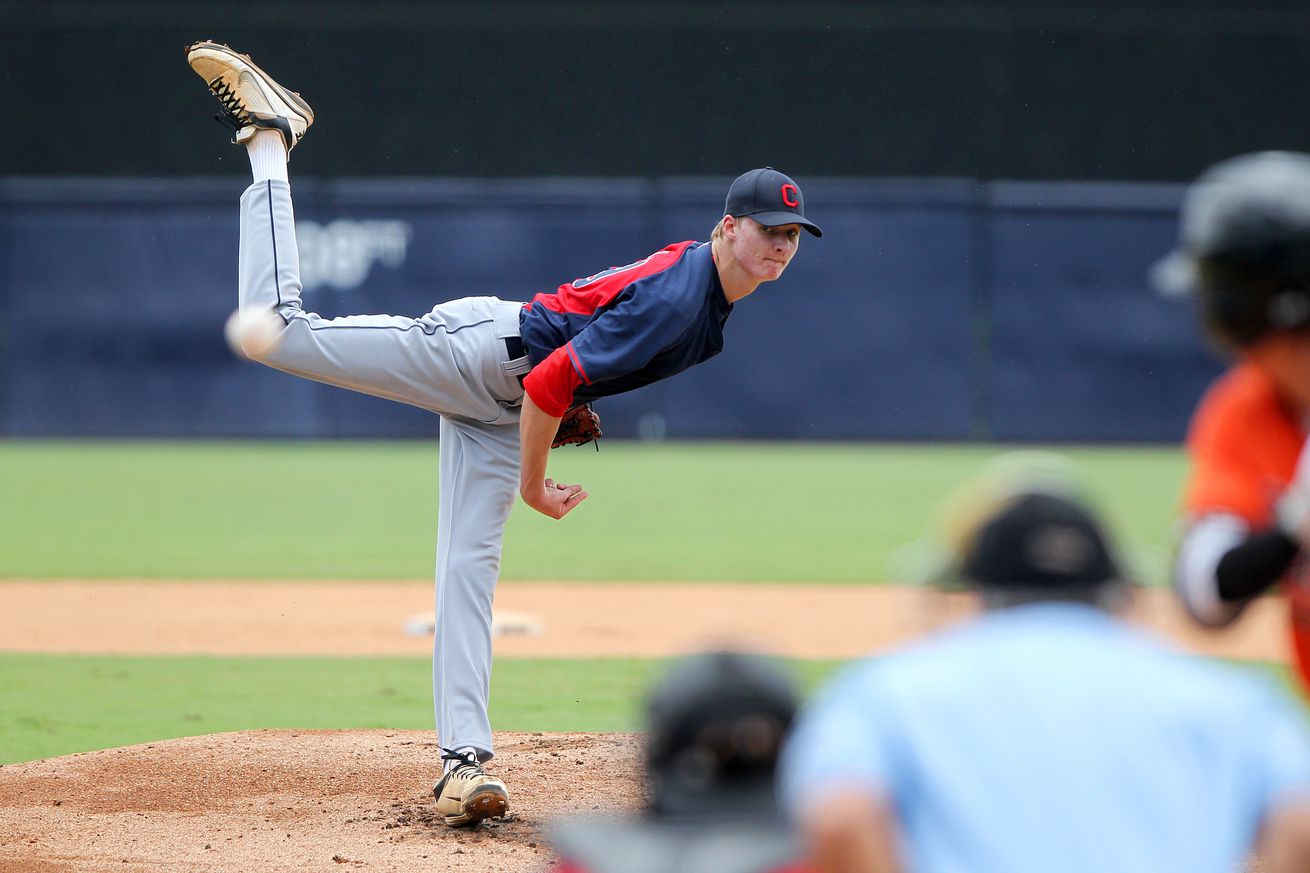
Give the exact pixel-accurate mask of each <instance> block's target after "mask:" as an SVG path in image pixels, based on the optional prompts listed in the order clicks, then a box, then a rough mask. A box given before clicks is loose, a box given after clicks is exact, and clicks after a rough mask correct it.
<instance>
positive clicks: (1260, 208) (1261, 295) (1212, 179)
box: [1152, 152, 1310, 348]
mask: <svg viewBox="0 0 1310 873" xmlns="http://www.w3.org/2000/svg"><path fill="white" fill-rule="evenodd" d="M1181 225H1182V226H1181V231H1180V241H1179V247H1178V250H1177V251H1175V252H1174V253H1173V254H1171V255H1169V256H1168V257H1167V258H1165V259H1164V260H1163V261H1161V262H1160V263H1159V264H1157V265H1156V267H1155V268H1154V269H1153V271H1152V278H1153V280H1154V282H1155V284H1156V286H1157V287H1159V288H1160V289H1161V290H1162V291H1164V292H1165V293H1172V294H1191V295H1194V296H1195V297H1196V298H1197V301H1198V302H1199V304H1200V309H1201V316H1202V318H1203V320H1204V322H1205V324H1206V327H1207V328H1208V329H1209V330H1210V332H1211V333H1212V334H1213V335H1214V336H1215V337H1216V338H1217V339H1218V340H1219V341H1220V342H1221V343H1223V344H1224V345H1227V346H1230V347H1235V348H1241V347H1243V346H1248V345H1251V344H1252V343H1254V342H1256V341H1258V340H1259V339H1261V338H1262V337H1264V336H1265V335H1267V334H1268V333H1270V332H1271V331H1278V330H1283V331H1288V330H1300V329H1302V328H1306V327H1310V155H1306V154H1301V153H1297V152H1258V153H1255V154H1249V155H1242V156H1239V157H1236V158H1231V159H1229V160H1226V161H1222V162H1220V163H1218V164H1215V165H1214V166H1213V167H1211V168H1210V169H1208V170H1206V171H1205V172H1204V173H1203V174H1201V176H1200V178H1198V179H1197V180H1196V182H1195V183H1193V185H1192V186H1191V187H1190V188H1189V189H1188V191H1187V194H1186V195H1185V197H1184V199H1183V208H1182V216H1181Z"/></svg>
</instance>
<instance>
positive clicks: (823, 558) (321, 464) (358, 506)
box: [0, 441, 1184, 762]
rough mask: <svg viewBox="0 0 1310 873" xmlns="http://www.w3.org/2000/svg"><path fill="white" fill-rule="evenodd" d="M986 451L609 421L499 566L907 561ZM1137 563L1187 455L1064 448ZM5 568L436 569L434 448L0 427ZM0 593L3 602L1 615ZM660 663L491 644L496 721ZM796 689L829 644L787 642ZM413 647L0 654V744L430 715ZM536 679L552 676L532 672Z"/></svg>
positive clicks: (7, 747)
mask: <svg viewBox="0 0 1310 873" xmlns="http://www.w3.org/2000/svg"><path fill="white" fill-rule="evenodd" d="M997 451H999V449H998V448H997V447H994V446H954V445H950V446H909V445H881V444H879V445H872V444H871V445H854V444H802V443H785V444H770V443H745V444H743V443H715V444H661V445H649V444H639V443H621V442H613V441H607V442H606V443H604V445H603V446H602V449H601V451H600V452H599V453H596V452H593V451H591V450H590V449H581V450H561V451H558V452H555V453H553V455H552V458H551V472H552V474H553V475H555V476H556V477H557V478H559V479H563V480H565V481H581V482H582V483H583V484H585V485H586V486H587V488H588V490H589V491H590V492H591V494H592V497H591V499H590V500H588V501H587V502H586V503H584V504H583V505H582V506H581V507H580V508H579V509H578V510H576V511H575V512H574V513H573V514H571V515H570V516H569V517H568V518H567V519H565V520H564V521H562V522H554V521H551V520H549V519H546V518H543V517H541V516H538V515H535V514H534V513H532V512H531V511H529V510H526V509H525V508H524V507H522V506H521V505H520V506H518V507H517V508H516V509H515V511H514V515H513V516H512V518H511V520H510V525H509V530H508V532H507V540H506V541H507V549H506V555H505V562H504V567H503V576H504V577H505V578H510V579H584V580H585V579H596V580H603V579H631V580H642V579H662V580H687V581H697V580H704V581H718V580H728V581H780V582H786V581H790V582H802V583H804V582H826V581H835V582H870V581H887V580H898V579H904V578H906V576H907V569H906V568H907V567H908V566H910V562H909V561H908V559H907V558H906V557H905V555H906V554H907V553H906V552H905V547H906V544H908V543H911V542H912V541H914V540H915V539H916V538H918V537H919V536H920V535H921V534H922V533H923V531H924V529H925V527H926V526H927V524H928V523H929V520H930V519H931V518H932V516H933V513H934V510H935V508H936V507H937V505H938V503H939V502H940V500H941V498H942V497H943V496H944V495H945V494H947V493H948V492H949V491H950V490H951V489H952V488H954V487H955V486H956V485H957V484H958V483H959V482H960V480H961V479H963V478H964V477H966V476H968V475H969V474H971V473H972V472H974V471H975V470H976V469H977V468H978V466H979V465H980V464H981V463H983V461H985V460H986V459H987V458H989V457H991V456H992V455H994V454H995V453H996V452H997ZM1060 451H1061V452H1062V453H1064V454H1066V455H1068V456H1070V457H1071V458H1072V459H1073V460H1074V461H1075V462H1076V463H1077V464H1078V465H1079V467H1080V468H1081V471H1082V473H1083V476H1084V478H1085V479H1086V480H1087V482H1088V483H1089V484H1090V486H1091V490H1092V491H1093V493H1094V494H1095V495H1096V496H1097V497H1098V498H1099V500H1100V502H1101V503H1102V505H1103V506H1104V507H1105V508H1106V510H1107V513H1108V515H1109V517H1110V519H1111V522H1112V525H1113V527H1114V528H1115V529H1116V531H1117V532H1118V533H1119V538H1120V540H1121V542H1123V543H1125V544H1126V545H1127V547H1128V550H1129V551H1130V553H1132V554H1133V555H1134V556H1136V557H1137V558H1138V560H1137V562H1136V563H1137V565H1138V567H1139V569H1140V570H1141V572H1142V574H1143V575H1144V577H1145V578H1146V579H1147V581H1158V580H1160V579H1161V578H1163V576H1164V574H1165V566H1166V557H1165V556H1166V554H1167V550H1168V547H1169V544H1170V538H1171V536H1172V525H1173V518H1174V509H1173V507H1174V505H1175V501H1176V496H1175V495H1176V494H1177V492H1178V489H1179V484H1180V481H1181V478H1182V474H1183V469H1184V467H1183V459H1182V456H1181V454H1180V453H1179V452H1178V451H1177V450H1175V449H1171V448H1133V449H1129V448H1125V449H1104V448H1096V449H1093V448H1078V447H1073V448H1062V449H1060ZM0 495H2V496H3V500H0V578H14V577H37V578H49V577H61V576H73V577H83V578H123V577H130V578H135V577H145V578H248V579H260V578H301V579H319V578H363V579H367V578H380V579H426V578H429V577H430V576H431V573H432V563H433V551H434V537H435V531H436V514H437V450H436V446H435V445H434V444H430V443H421V442H388V443H382V442H370V443H321V442H319V443H299V442H278V443H252V442H238V443H196V442H186V443H170V442H159V443H142V442H94V441H86V442H21V441H10V442H2V441H0ZM3 614H4V613H3V603H0V620H2V619H3ZM658 668H659V662H657V661H644V660H625V659H612V660H587V661H567V660H550V661H526V660H524V661H517V660H500V661H497V663H496V668H495V676H494V679H493V687H494V690H493V704H492V719H493V722H494V723H495V725H496V727H497V729H503V730H549V731H556V730H587V731H594V730H631V729H635V728H636V727H637V726H638V725H639V722H640V718H639V707H638V701H639V699H640V696H641V692H642V690H643V689H644V688H646V687H647V685H648V683H649V681H650V679H651V677H652V676H653V675H654V674H655V672H656V671H657V670H658ZM797 668H798V669H799V670H800V671H801V672H802V674H803V675H804V676H805V678H806V679H807V680H808V683H809V684H810V685H811V686H812V685H813V684H814V683H815V682H816V681H817V680H818V678H819V677H820V676H822V675H824V674H825V673H826V672H827V671H829V670H830V669H831V668H832V664H831V663H830V662H804V663H798V664H797ZM429 670H430V667H429V665H428V663H427V661H426V659H387V658H366V659H326V658H318V659H290V658H203V657H174V658H130V657H111V658H94V657H77V656H44V655H41V656H38V655H23V654H0V762H13V761H21V760H30V759H32V758H38V757H47V756H51V755H60V754H67V753H71V752H76V751H87V750H91V749H97V748H108V747H114V746H119V745H124V744H130V743H138V742H148V741H152V740H160V739H167V738H171V737H177V736H185V735H194V734H204V733H212V732H218V731H227V730H241V729H248V728H256V727H296V728H352V727H387V728H416V729H425V730H426V729H431V727H432V714H431V692H430V690H429V688H430V674H429ZM547 689H549V690H547Z"/></svg>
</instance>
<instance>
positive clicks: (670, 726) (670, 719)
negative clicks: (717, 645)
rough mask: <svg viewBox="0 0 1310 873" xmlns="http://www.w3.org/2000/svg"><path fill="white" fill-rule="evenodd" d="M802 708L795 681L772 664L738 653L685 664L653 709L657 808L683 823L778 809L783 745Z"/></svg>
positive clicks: (649, 756)
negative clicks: (777, 773)
mask: <svg viewBox="0 0 1310 873" xmlns="http://www.w3.org/2000/svg"><path fill="white" fill-rule="evenodd" d="M799 705H800V693H799V690H798V688H797V687H796V685H795V683H794V682H793V681H792V677H791V676H790V675H789V674H788V673H787V672H785V671H784V670H783V669H782V667H781V666H779V665H778V664H777V663H776V662H775V661H774V660H773V659H771V658H768V657H766V656H763V655H757V654H750V653H745V652H735V651H714V652H706V653H704V654H700V655H693V656H690V657H687V658H684V659H683V660H681V661H680V662H679V663H677V664H676V665H675V666H673V667H672V668H671V669H670V670H669V672H668V673H667V675H666V676H665V677H664V678H663V680H661V681H660V682H659V684H658V685H657V686H656V687H655V688H654V690H653V691H652V692H651V694H650V697H649V699H648V701H647V710H646V714H647V734H646V770H647V776H648V778H649V781H650V790H651V808H652V811H653V812H654V813H655V814H657V815H668V816H677V815H679V814H695V813H700V812H703V811H705V810H707V809H708V810H718V809H719V808H720V807H721V806H722V804H723V799H724V797H725V796H729V795H730V796H733V797H734V798H735V800H734V803H738V802H740V803H741V804H743V811H746V810H745V806H749V805H751V802H752V801H758V802H759V804H760V805H763V806H765V807H768V806H770V805H771V804H772V802H773V793H772V791H771V790H770V789H769V786H771V785H772V782H773V775H774V770H775V768H776V766H777V761H778V755H779V752H780V750H781V748H782V741H783V738H784V736H785V735H786V733H787V731H788V729H789V728H790V727H791V724H792V721H793V720H794V719H795V717H796V711H797V708H798V707H799Z"/></svg>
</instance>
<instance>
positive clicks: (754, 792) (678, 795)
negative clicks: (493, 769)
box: [550, 651, 808, 873]
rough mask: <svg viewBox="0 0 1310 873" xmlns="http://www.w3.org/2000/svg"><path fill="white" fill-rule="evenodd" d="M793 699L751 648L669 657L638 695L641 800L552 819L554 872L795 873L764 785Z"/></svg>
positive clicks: (790, 688)
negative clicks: (643, 696) (630, 811)
mask: <svg viewBox="0 0 1310 873" xmlns="http://www.w3.org/2000/svg"><path fill="white" fill-rule="evenodd" d="M799 699H800V698H799V693H798V691H797V688H796V686H795V683H794V682H793V681H792V678H791V677H790V676H789V675H788V674H787V673H786V672H784V671H783V670H782V668H781V667H780V666H778V665H777V664H775V663H774V662H773V661H772V660H770V659H769V658H766V657H763V656H760V655H753V654H745V653H741V652H732V651H716V652H707V653H704V654H699V655H694V656H691V657H688V658H685V659H683V660H681V661H680V662H678V663H677V664H675V665H674V666H673V667H672V668H671V669H670V671H669V672H668V673H667V675H666V676H665V677H664V679H663V680H662V681H661V682H659V684H657V685H656V686H655V688H654V689H653V690H652V692H651V694H650V697H649V700H648V702H647V736H646V781H647V791H648V799H649V802H648V806H647V808H646V809H645V810H644V811H643V812H642V813H641V814H639V815H636V816H633V817H631V818H623V819H618V818H593V819H582V820H574V821H568V822H560V823H557V824H556V825H555V826H554V827H553V828H552V829H551V832H550V838H551V842H552V843H553V845H554V847H555V849H556V851H557V852H558V853H559V856H560V859H561V865H560V866H559V867H558V868H557V871H558V873H675V871H676V873H805V871H806V870H807V869H808V868H806V867H804V866H802V865H801V864H800V863H798V860H797V859H798V858H799V857H800V854H801V851H802V850H801V846H800V843H799V841H798V840H797V839H796V837H795V836H794V835H793V834H792V832H791V831H790V830H789V829H788V827H787V826H786V824H785V822H784V821H783V818H782V815H781V813H780V811H779V809H778V806H777V803H776V795H775V793H774V776H775V770H776V766H777V762H778V755H779V752H780V750H781V748H782V742H783V739H784V736H785V734H786V732H787V730H788V729H789V728H790V727H791V724H792V721H793V719H794V718H795V715H796V709H797V706H798V705H799Z"/></svg>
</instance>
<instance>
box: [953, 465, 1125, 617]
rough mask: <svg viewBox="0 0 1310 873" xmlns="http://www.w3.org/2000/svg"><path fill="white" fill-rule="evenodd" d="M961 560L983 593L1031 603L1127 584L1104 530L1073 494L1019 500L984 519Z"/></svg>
mask: <svg viewBox="0 0 1310 873" xmlns="http://www.w3.org/2000/svg"><path fill="white" fill-rule="evenodd" d="M960 557H961V566H960V570H959V572H960V575H961V576H962V577H963V579H964V580H965V581H966V582H967V583H969V584H970V585H972V586H974V587H976V588H977V589H978V590H980V591H983V592H987V591H1000V592H1006V591H1012V592H1019V593H1023V594H1027V595H1028V596H1029V598H1030V599H1044V598H1047V597H1054V598H1060V597H1068V596H1073V597H1079V598H1080V599H1081V598H1082V597H1088V596H1090V595H1092V594H1094V593H1095V592H1097V591H1099V590H1100V589H1102V588H1104V587H1106V586H1108V585H1112V584H1116V583H1119V582H1122V581H1123V579H1124V575H1123V573H1122V572H1121V571H1120V569H1119V564H1118V561H1117V560H1116V559H1115V556H1114V552H1113V550H1112V547H1111V545H1110V542H1109V539H1108V537H1107V536H1106V534H1105V532H1104V531H1103V530H1102V529H1101V525H1100V524H1099V523H1098V522H1097V520H1096V518H1095V517H1094V516H1093V515H1092V513H1091V511H1090V510H1089V509H1088V508H1087V507H1085V506H1083V505H1082V503H1081V501H1079V500H1078V499H1077V498H1075V497H1074V496H1072V495H1071V494H1058V493H1054V492H1044V491H1029V492H1027V493H1019V494H1015V495H1014V496H1012V497H1011V498H1010V499H1009V500H1008V501H1005V502H1004V503H1002V504H1001V505H1000V506H998V507H997V508H996V509H995V510H994V511H993V512H992V513H991V514H990V515H988V516H985V517H984V518H983V519H981V523H980V524H979V526H978V529H977V530H976V531H975V532H974V534H973V536H972V537H970V538H969V540H968V541H967V542H966V543H965V546H964V553H963V554H962V555H961V556H960Z"/></svg>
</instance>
